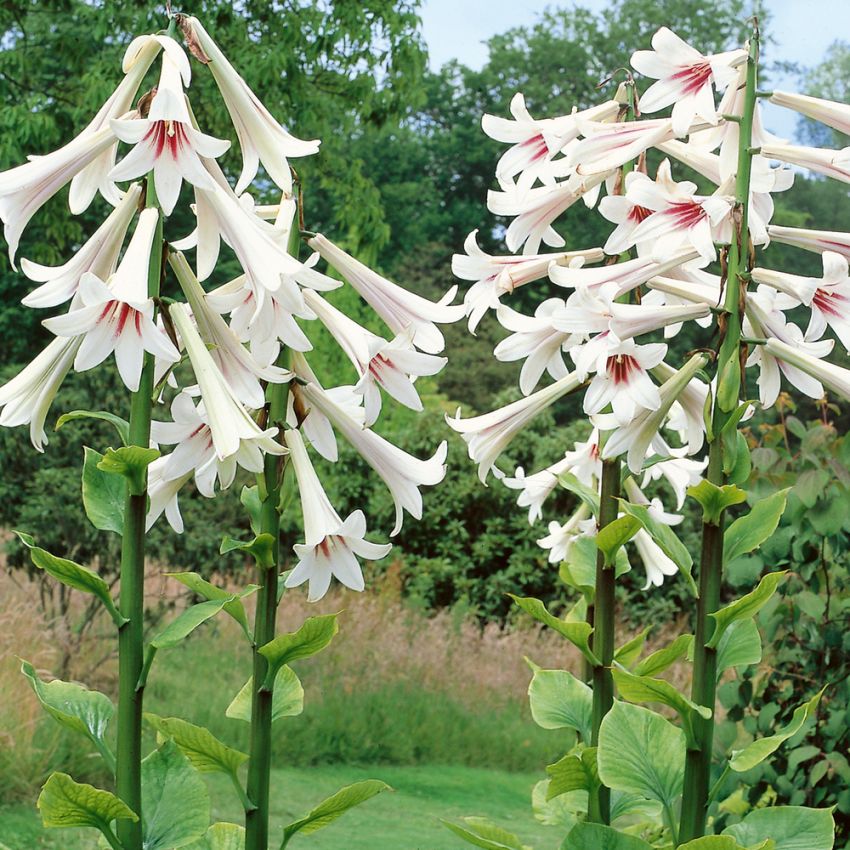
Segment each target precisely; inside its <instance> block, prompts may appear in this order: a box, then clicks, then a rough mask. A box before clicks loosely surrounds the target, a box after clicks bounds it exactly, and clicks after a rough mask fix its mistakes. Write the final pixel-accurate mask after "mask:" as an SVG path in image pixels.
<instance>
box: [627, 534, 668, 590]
mask: <svg viewBox="0 0 850 850" xmlns="http://www.w3.org/2000/svg"><path fill="white" fill-rule="evenodd" d="M631 542H632V543H634V544H635V549H637V553H638V557H639V558H640V560H641V562H642V563H643V568H644V570H645V571H646V584H645V585H644V586H643V587H642V588H641V590H649V588H650V587H661V585H662V584H664V579H665V578H667V577H668V576H674V575H676V574H677V573H678V572H679V568H678V567H677V566H676V564H675V562H674V561H672V560H671V559H670V558H669V557H667V555H665V554H664V551H663V550H662V549H661V547H660V546H659V545H658V544H657V543H656V542H655V541H654V540H653V539H652V538H651V537H650V536H649V533H648V532H647V530H646V529H645V528H639V529H638V530H637V531H636V532H635V536H634V537H632V541H631Z"/></svg>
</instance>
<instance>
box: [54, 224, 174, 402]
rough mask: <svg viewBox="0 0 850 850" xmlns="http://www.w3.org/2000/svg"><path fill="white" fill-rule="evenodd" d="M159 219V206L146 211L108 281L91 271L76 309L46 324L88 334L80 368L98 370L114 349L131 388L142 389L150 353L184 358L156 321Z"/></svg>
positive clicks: (168, 358)
mask: <svg viewBox="0 0 850 850" xmlns="http://www.w3.org/2000/svg"><path fill="white" fill-rule="evenodd" d="M158 222H159V213H158V211H157V210H155V209H146V210H144V211H143V212H142V213H141V215H140V216H139V223H138V225H137V226H136V231H135V233H134V234H133V238H132V239H131V240H130V244H129V245H128V246H127V250H126V252H125V253H124V256H123V258H122V259H121V263H120V264H119V266H118V268H117V269H116V271H115V273H114V274H113V275H112V276H111V277H110V278H109V279H108V281H106V282H104V281H102V280H101V279H100V278H98V277H97V276H96V275H94V274H91V273H90V272H87V273H86V274H84V275H83V277H82V280H81V281H80V290H79V294H78V300H77V301H76V302H75V303H74V304H72V307H71V310H70V312H68V313H66V314H65V315H63V316H55V317H54V318H52V319H45V320H44V322H42V324H43V325H44V326H45V327H46V328H47V329H48V330H49V331H52V332H53V333H54V334H56V335H57V336H66V337H77V336H82V337H83V341H82V344H81V345H80V348H79V350H78V351H77V356H76V358H75V359H74V369H76V371H78V372H85V371H87V370H88V369H92V368H93V367H95V366H97V365H98V364H100V363H102V362H103V361H104V360H105V359H106V358H107V357H109V355H110V354H112V353H113V352H114V353H115V363H116V365H117V366H118V372H119V373H120V375H121V379H122V380H123V381H124V384H125V385H126V387H127V389H129V390H130V391H131V392H136V390H138V388H139V381H140V379H141V376H142V368H143V366H144V357H145V352H146V351H147V352H149V353H150V354H153V355H154V356H155V357H158V358H161V359H163V360H166V361H169V362H171V363H176V362H177V361H178V360H179V359H180V352H179V351H178V350H177V349H176V348H175V347H174V343H172V342H171V340H170V339H169V338H168V336H167V334H165V333H164V332H163V331H162V330H161V329H160V328H158V327H157V326H156V324H155V323H154V303H153V299H151V298H150V297H149V296H148V269H149V267H150V260H151V249H152V246H153V241H154V234H155V231H156V228H157V225H158Z"/></svg>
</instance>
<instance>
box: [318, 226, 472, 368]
mask: <svg viewBox="0 0 850 850" xmlns="http://www.w3.org/2000/svg"><path fill="white" fill-rule="evenodd" d="M307 244H308V245H309V246H310V247H311V248H312V249H313V250H314V251H318V252H319V253H320V254H321V255H322V257H323V258H324V259H325V260H326V261H327V262H328V264H329V265H331V266H333V267H334V268H335V269H336V270H337V271H338V272H339V273H340V274H341V275H342V276H343V277H344V278H345V279H346V280H347V281H348V282H349V283H350V284H351V286H352V287H353V288H354V289H355V290H357V292H358V293H359V294H360V296H361V297H362V298H363V300H364V301H366V303H367V304H369V306H370V307H371V308H372V309H373V310H374V311H375V312H376V313H377V314H378V315H379V316H380V317H381V318H382V319H383V320H384V323H385V324H386V325H387V327H388V328H389V329H390V330H391V331H392V332H393V333H394V334H399V333H401V332H402V331H404V330H407V328H409V327H412V328H413V344H414V345H415V346H416V347H417V348H418V349H419V350H420V351H424V352H426V353H427V354H439V353H440V352H441V351H442V350H443V349H444V348H445V345H446V342H445V339H444V338H443V335H442V333H440V330H439V328H438V327H437V324H448V323H451V322H457V321H459V320H460V319H462V318H464V316H465V315H466V308H465V307H464V306H463V304H456V305H454V306H452V305H451V301H452V299H453V298H454V296H455V293H456V292H457V286H453V287H452V288H451V289H450V290H449V291H448V292H447V293H446V294H445V295H444V296H443V297H442V298H441V299H440V300H439V301H438V302H437V303H436V304H435V303H434V302H432V301H428V300H427V299H425V298H422V296H420V295H416V294H414V293H413V292H408V291H407V290H406V289H403V288H402V287H401V286H399V285H398V284H396V283H393V282H392V281H389V280H387V279H386V278H385V277H381V275H379V274H378V273H377V272H374V271H372V270H371V269H370V268H368V266H364V265H363V263H361V262H359V261H358V260H355V259H354V257H352V256H351V255H349V254H346V253H345V251H343V250H342V249H341V248H339V247H337V246H336V245H334V244H333V242H331V241H330V240H329V239H326V238H325V237H324V236H322V234H321V233H318V234H316V235H315V236H313V237H312V238H311V239H310V240H309V241H308V243H307Z"/></svg>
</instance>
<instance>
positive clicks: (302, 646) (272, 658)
mask: <svg viewBox="0 0 850 850" xmlns="http://www.w3.org/2000/svg"><path fill="white" fill-rule="evenodd" d="M338 631H339V623H338V622H337V615H336V614H324V615H322V616H320V617H308V618H307V619H306V620H305V621H304V624H303V625H302V626H301V628H300V629H298V630H297V631H295V632H288V633H287V634H283V635H278V636H277V637H276V638H274V640H271V641H269V642H268V643H267V644H266V645H265V646H261V647H260V649H259V650H258V652H259V653H260V655H262V656H263V657H264V658H265V659H266V661H268V673H267V675H266V683H265V684H266V686H267V687H270V686H271V685H272V683H273V681H274V678H275V676H276V675H277V671H278V670H279V669H280V668H281V667H282V666H283V665H284V664H290V663H292V662H293V661H297V660H298V659H299V658H308V657H309V656H311V655H315V654H316V653H317V652H321V651H322V650H323V649H324V648H325V647H326V646H327V645H328V644H329V643H330V642H331V641H332V640H333V638H334V635H335V634H336V633H337V632H338Z"/></svg>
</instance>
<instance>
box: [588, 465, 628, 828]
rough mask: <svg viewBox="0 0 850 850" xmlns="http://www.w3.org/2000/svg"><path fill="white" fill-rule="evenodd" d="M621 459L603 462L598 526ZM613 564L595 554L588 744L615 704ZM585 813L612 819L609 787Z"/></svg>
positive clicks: (609, 505) (608, 513)
mask: <svg viewBox="0 0 850 850" xmlns="http://www.w3.org/2000/svg"><path fill="white" fill-rule="evenodd" d="M619 496H620V461H619V460H606V461H604V462H603V463H602V482H601V489H600V492H599V529H600V530H601V529H603V528H605V526H606V525H609V524H610V523H612V522H614V520H615V519H617V514H618V513H619V504H618V502H617V499H618V498H619ZM614 578H615V575H614V565H613V564H610V565H609V564H606V563H605V555H604V554H603V553H602V551H601V550H600V551H599V552H597V555H596V596H595V598H594V606H593V607H594V616H593V619H594V631H593V654H594V655H595V656H596V657H597V658H598V659H599V661H600V662H601V663H600V664H599V665H598V666H596V667H594V668H593V727H592V737H591V741H590V742H591V745H592V746H594V747H595V746H597V745H598V743H599V728H600V726H601V725H602V721H603V719H604V718H605V715H606V714H607V713H608V712H609V711H610V710H611V707H612V706H613V705H614V679H613V677H612V676H611V665H612V663H613V661H614V619H615V618H614ZM588 817H589V819H590V820H591V821H594V822H595V823H609V822H610V819H611V791H610V789H609V788H606V787H605V786H604V785H600V786H599V789H598V791H597V792H596V793H595V794H592V795H591V799H590V801H589V811H588Z"/></svg>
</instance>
